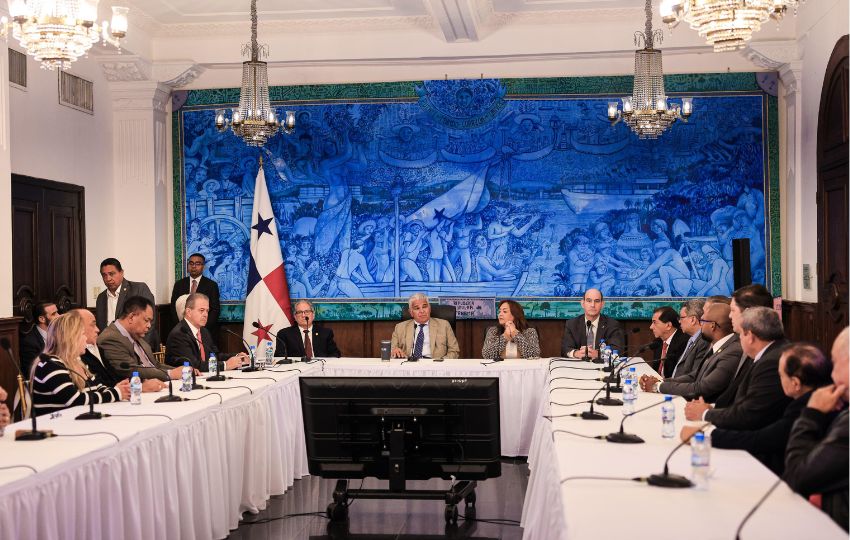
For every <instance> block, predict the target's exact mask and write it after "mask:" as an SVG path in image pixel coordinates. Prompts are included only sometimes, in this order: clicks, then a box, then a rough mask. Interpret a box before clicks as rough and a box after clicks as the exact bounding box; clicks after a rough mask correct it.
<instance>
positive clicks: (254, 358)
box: [248, 345, 257, 366]
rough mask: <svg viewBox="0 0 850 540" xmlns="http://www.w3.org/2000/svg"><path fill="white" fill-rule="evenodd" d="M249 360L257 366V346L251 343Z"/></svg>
mask: <svg viewBox="0 0 850 540" xmlns="http://www.w3.org/2000/svg"><path fill="white" fill-rule="evenodd" d="M248 356H249V360H250V361H251V362H252V363H253V364H254V365H255V366H256V364H257V347H255V346H254V345H251V346H250V347H248Z"/></svg>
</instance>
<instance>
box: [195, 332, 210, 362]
mask: <svg viewBox="0 0 850 540" xmlns="http://www.w3.org/2000/svg"><path fill="white" fill-rule="evenodd" d="M196 337H197V338H198V350H199V351H201V362H203V361H205V360H206V359H207V353H206V351H205V350H204V340H203V339H201V331H200V330H198V335H197V336H196Z"/></svg>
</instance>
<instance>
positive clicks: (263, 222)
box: [251, 212, 274, 240]
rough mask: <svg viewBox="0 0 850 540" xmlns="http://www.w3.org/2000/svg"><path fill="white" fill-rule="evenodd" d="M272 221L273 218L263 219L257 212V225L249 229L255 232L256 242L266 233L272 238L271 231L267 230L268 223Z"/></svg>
mask: <svg viewBox="0 0 850 540" xmlns="http://www.w3.org/2000/svg"><path fill="white" fill-rule="evenodd" d="M273 219H274V216H272V217H270V218H269V219H263V215H262V214H260V213H259V212H258V213H257V224H256V225H254V226H253V227H251V228H252V229H256V230H257V240H259V239H260V238H262V236H263V233H266V234H268V235H269V236H274V235H273V234H272V231H271V229H269V223H271V222H272V220H273Z"/></svg>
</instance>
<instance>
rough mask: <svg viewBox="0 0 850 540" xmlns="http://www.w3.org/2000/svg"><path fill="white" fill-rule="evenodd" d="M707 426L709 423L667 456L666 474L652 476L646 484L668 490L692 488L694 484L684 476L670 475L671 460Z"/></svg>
mask: <svg viewBox="0 0 850 540" xmlns="http://www.w3.org/2000/svg"><path fill="white" fill-rule="evenodd" d="M706 426H708V423H705V424H703V426H702V427H701V428H699V431H694V432H693V433H691V434H690V436H689V437H688V438H687V439H685V440H684V441H682V442H680V443H679V444H677V445H676V448H674V449H673V450H671V451H670V453H669V454H667V459H665V460H664V472H662V473H661V474H653V475H650V476H649V477H648V478H647V479H646V483H647V484H649V485H650V486H656V487H666V488H688V487H692V486H693V485H694V483H693V482H691V481H690V480H688V479H687V478H685V477H684V476H681V475H679V474H670V469H669V466H668V465H669V463H670V458H671V457H673V454H675V453H676V452H677V451H678V450H679V448H681V447H683V446H685V445H686V444H688V443H689V442H691V439H693V438H694V435H696V434H697V433H702V430H704V429H705V428H706Z"/></svg>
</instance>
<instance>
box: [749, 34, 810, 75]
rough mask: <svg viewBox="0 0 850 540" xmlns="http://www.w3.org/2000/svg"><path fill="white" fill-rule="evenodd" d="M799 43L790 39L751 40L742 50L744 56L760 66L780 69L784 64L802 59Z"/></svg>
mask: <svg viewBox="0 0 850 540" xmlns="http://www.w3.org/2000/svg"><path fill="white" fill-rule="evenodd" d="M800 52H801V51H800V49H799V47H798V46H797V43H796V42H795V41H792V40H788V41H756V42H752V41H751V42H750V43H748V44H747V46H746V47H744V48H743V49H742V50H741V54H742V55H744V58H746V59H747V60H749V61H750V62H752V63H753V64H755V65H756V66H758V67H761V68H766V69H774V70H778V69H779V68H780V67H781V66H782V65H783V64H787V63H788V62H793V61H794V60H799V59H800Z"/></svg>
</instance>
